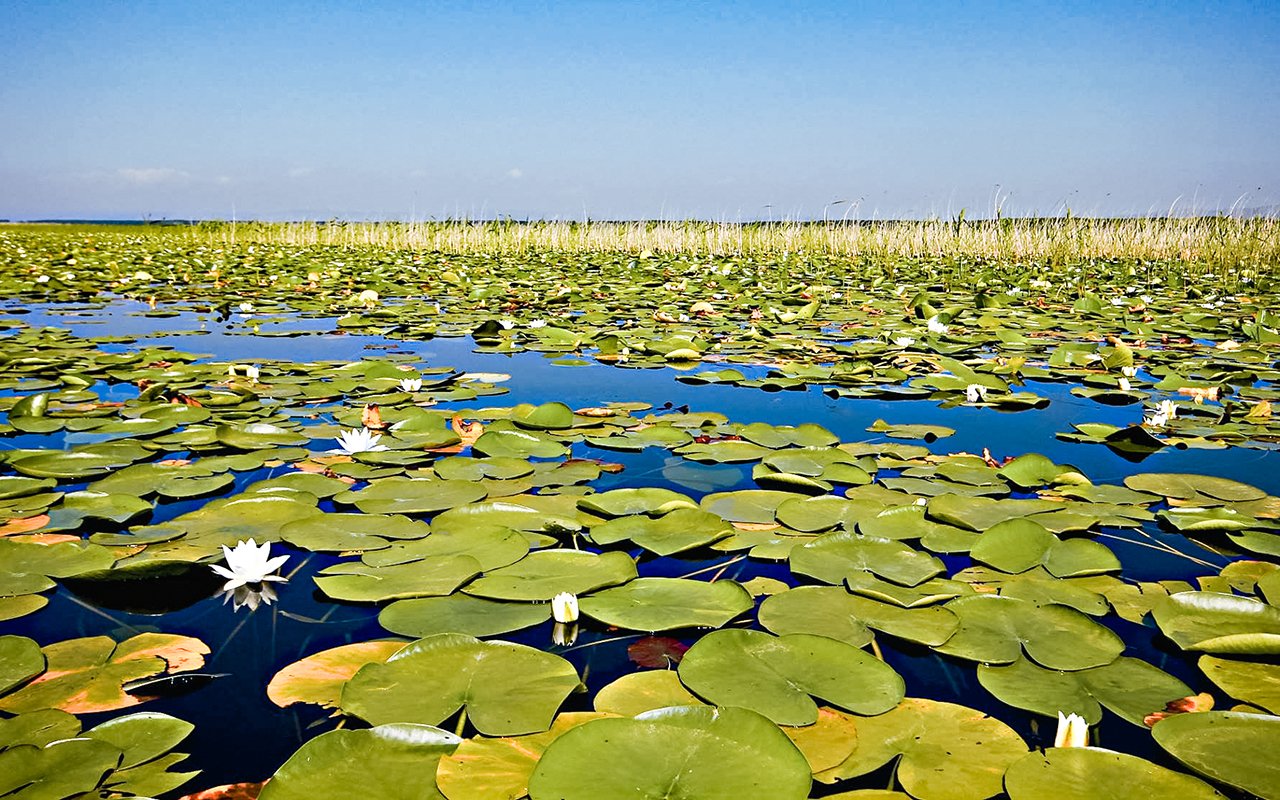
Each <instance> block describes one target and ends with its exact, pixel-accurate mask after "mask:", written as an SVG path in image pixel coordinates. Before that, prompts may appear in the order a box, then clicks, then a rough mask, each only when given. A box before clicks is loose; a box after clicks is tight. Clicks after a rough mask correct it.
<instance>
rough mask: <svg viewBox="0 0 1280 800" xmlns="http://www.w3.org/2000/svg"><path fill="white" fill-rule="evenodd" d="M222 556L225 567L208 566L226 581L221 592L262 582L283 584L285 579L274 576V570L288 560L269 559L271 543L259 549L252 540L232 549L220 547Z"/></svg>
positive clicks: (285, 558) (242, 542)
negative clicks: (224, 559) (225, 562)
mask: <svg viewBox="0 0 1280 800" xmlns="http://www.w3.org/2000/svg"><path fill="white" fill-rule="evenodd" d="M222 554H223V556H224V557H225V558H226V560H227V566H225V567H224V566H222V565H221V564H210V565H209V567H210V569H212V570H213V571H214V572H216V573H218V574H219V575H221V576H222V577H224V578H226V579H227V582H226V583H225V584H223V586H222V591H224V592H226V591H230V590H232V589H235V588H236V587H238V586H247V585H249V584H258V583H262V582H263V581H280V582H281V583H284V582H285V581H287V580H288V579H287V578H282V577H280V576H279V575H274V574H272V573H274V572H275V571H276V570H278V569H280V567H282V566H284V562H286V561H288V560H289V557H288V556H276V557H275V558H272V557H271V542H263V543H262V546H261V547H259V546H258V544H257V543H256V542H254V541H253V540H252V539H250V540H249V541H247V542H245V541H240V542H236V546H235V548H234V549H232V548H230V547H227V546H226V545H225V544H224V545H223V546H222Z"/></svg>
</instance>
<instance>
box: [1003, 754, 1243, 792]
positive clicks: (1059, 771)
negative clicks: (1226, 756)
mask: <svg viewBox="0 0 1280 800" xmlns="http://www.w3.org/2000/svg"><path fill="white" fill-rule="evenodd" d="M1004 785H1005V791H1006V792H1008V794H1009V798H1010V800H1043V798H1046V797H1053V798H1059V800H1095V798H1099V797H1106V798H1111V799H1112V800H1147V798H1151V797H1168V798H1174V797H1176V798H1179V800H1182V798H1186V800H1211V799H1212V798H1221V797H1222V795H1221V794H1219V793H1218V792H1217V791H1215V790H1214V788H1213V787H1212V786H1209V785H1208V784H1207V783H1205V782H1204V781H1201V780H1198V779H1196V778H1193V777H1191V776H1190V775H1184V774H1182V773H1181V772H1174V771H1173V770H1171V769H1167V768H1165V767H1162V766H1160V765H1158V764H1152V763H1151V762H1150V761H1147V760H1146V759H1142V758H1138V757H1137V756H1131V755H1126V754H1124V753H1116V752H1112V751H1110V750H1102V749H1099V748H1094V747H1054V748H1050V749H1048V750H1045V751H1044V752H1043V753H1029V754H1027V755H1026V756H1024V757H1023V758H1021V759H1019V760H1018V761H1015V762H1014V763H1013V764H1012V765H1011V766H1010V767H1009V771H1008V772H1006V773H1005V776H1004Z"/></svg>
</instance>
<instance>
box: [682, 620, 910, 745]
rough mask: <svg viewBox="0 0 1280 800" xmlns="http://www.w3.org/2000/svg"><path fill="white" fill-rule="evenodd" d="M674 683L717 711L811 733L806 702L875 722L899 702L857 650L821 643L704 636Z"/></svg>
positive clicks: (898, 681) (893, 680) (812, 709)
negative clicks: (738, 711) (743, 712)
mask: <svg viewBox="0 0 1280 800" xmlns="http://www.w3.org/2000/svg"><path fill="white" fill-rule="evenodd" d="M680 680H681V681H683V682H684V684H685V685H686V686H688V687H689V688H690V689H692V690H693V691H694V692H696V693H697V694H698V695H700V696H702V697H704V698H707V699H708V700H710V701H711V702H713V703H715V704H717V705H732V706H739V707H741V708H750V709H752V710H753V711H757V712H759V713H761V714H764V715H765V716H767V717H768V718H769V719H772V720H773V721H774V722H777V723H778V724H780V725H812V724H813V723H814V722H816V721H817V719H818V706H817V704H816V703H814V702H813V700H812V699H811V698H810V695H813V696H814V697H818V698H821V699H823V700H826V701H827V702H829V703H832V704H833V705H836V706H839V707H841V708H845V709H848V710H850V711H853V712H856V713H859V714H880V713H883V712H884V711H887V710H888V709H890V708H893V707H894V706H895V705H897V703H898V701H899V700H900V699H902V696H903V692H904V684H903V682H902V677H901V676H899V675H898V673H896V672H894V671H893V669H892V668H890V667H889V666H887V665H886V664H884V663H883V662H881V661H878V660H877V659H875V658H873V657H872V656H870V655H868V654H867V653H864V652H863V651H861V650H859V649H858V648H856V647H854V646H852V645H849V644H846V643H844V642H838V641H836V640H834V639H828V638H826V637H825V636H812V635H809V634H802V633H797V634H791V635H787V636H771V635H769V634H767V633H762V632H760V631H747V630H719V631H712V632H711V633H709V634H707V635H706V636H704V637H702V638H701V639H699V640H698V642H697V644H695V645H694V646H693V647H691V648H690V649H689V652H688V653H686V654H685V657H684V660H683V661H681V662H680Z"/></svg>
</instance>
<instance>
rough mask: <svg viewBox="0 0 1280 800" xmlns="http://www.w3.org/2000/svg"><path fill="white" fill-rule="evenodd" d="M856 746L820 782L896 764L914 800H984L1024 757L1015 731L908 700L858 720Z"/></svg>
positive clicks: (955, 709)
mask: <svg viewBox="0 0 1280 800" xmlns="http://www.w3.org/2000/svg"><path fill="white" fill-rule="evenodd" d="M856 722H857V731H858V746H857V747H856V748H854V751H853V753H852V755H850V756H849V758H847V759H845V761H844V762H842V763H841V764H840V765H838V766H836V767H833V768H831V769H829V770H825V771H823V772H820V773H818V774H817V775H816V776H815V777H816V778H817V779H818V780H819V781H822V782H823V783H834V782H835V781H839V780H845V779H848V778H854V777H857V776H859V775H865V774H867V773H869V772H872V771H873V770H876V769H879V768H880V767H881V766H882V765H884V764H887V763H889V762H890V761H892V760H894V759H895V758H897V759H898V764H897V778H898V783H899V784H901V786H902V788H903V789H905V790H906V791H907V793H908V794H910V795H911V796H912V797H915V798H917V799H918V800H984V798H988V797H992V796H994V795H997V794H999V793H1000V791H1001V790H1002V788H1003V786H1002V781H1001V779H1002V777H1003V776H1004V773H1005V770H1006V769H1007V768H1008V767H1009V766H1010V765H1011V764H1012V763H1013V762H1015V761H1017V760H1018V759H1019V758H1022V757H1023V756H1024V755H1026V753H1027V746H1026V744H1025V743H1024V742H1023V741H1022V739H1021V738H1020V737H1019V736H1018V734H1016V733H1014V731H1013V729H1011V728H1010V727H1009V726H1007V725H1005V724H1004V723H1003V722H1001V721H1000V720H998V719H995V718H994V717H990V716H988V715H986V714H983V713H982V712H980V711H975V710H973V709H971V708H965V707H964V706H959V705H955V704H952V703H940V702H938V701H936V700H925V699H919V698H907V699H905V700H903V701H902V703H900V704H899V705H898V706H897V707H896V708H894V709H892V710H890V711H889V712H888V713H886V714H881V715H880V716H877V717H868V718H859V719H857V720H856Z"/></svg>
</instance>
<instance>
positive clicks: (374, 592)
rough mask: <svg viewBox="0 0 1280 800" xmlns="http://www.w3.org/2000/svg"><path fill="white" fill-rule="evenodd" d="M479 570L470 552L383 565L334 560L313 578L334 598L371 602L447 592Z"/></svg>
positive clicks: (439, 594) (479, 567) (445, 593)
mask: <svg viewBox="0 0 1280 800" xmlns="http://www.w3.org/2000/svg"><path fill="white" fill-rule="evenodd" d="M482 570H483V567H482V565H481V564H480V562H479V561H477V560H476V559H474V558H472V557H471V556H469V555H449V556H439V557H436V558H424V559H420V560H418V561H411V562H409V563H407V564H392V565H390V566H386V567H371V566H369V565H368V564H364V563H361V562H345V563H341V564H334V565H333V566H332V567H326V568H325V569H323V570H321V572H320V574H318V575H317V576H316V578H315V581H316V586H319V587H320V591H322V592H324V593H325V594H326V595H328V596H329V597H332V598H333V599H335V600H346V601H348V602H365V603H374V602H378V601H381V600H394V599H398V598H403V597H438V596H442V595H447V594H449V593H450V592H452V591H454V590H455V589H457V588H458V587H459V586H461V585H462V584H464V583H466V582H467V581H469V580H471V579H472V578H474V577H475V576H477V575H479V574H480V572H481V571H482Z"/></svg>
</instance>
